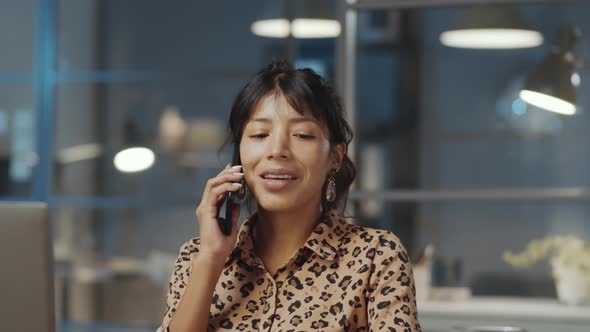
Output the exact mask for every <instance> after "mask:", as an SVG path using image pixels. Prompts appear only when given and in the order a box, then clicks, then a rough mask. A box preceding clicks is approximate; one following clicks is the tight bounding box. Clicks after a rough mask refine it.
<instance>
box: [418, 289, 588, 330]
mask: <svg viewBox="0 0 590 332" xmlns="http://www.w3.org/2000/svg"><path fill="white" fill-rule="evenodd" d="M418 317H419V320H420V323H421V324H422V327H423V328H424V331H425V332H430V331H432V332H435V331H436V332H438V331H453V330H461V329H464V328H466V327H470V326H475V325H511V326H518V327H522V328H525V329H526V330H527V331H528V332H556V331H558V332H562V331H563V332H590V306H578V307H573V306H567V305H564V304H561V303H559V302H557V300H555V299H536V298H510V297H473V298H471V299H469V300H465V301H461V302H434V301H431V302H423V303H420V302H419V303H418Z"/></svg>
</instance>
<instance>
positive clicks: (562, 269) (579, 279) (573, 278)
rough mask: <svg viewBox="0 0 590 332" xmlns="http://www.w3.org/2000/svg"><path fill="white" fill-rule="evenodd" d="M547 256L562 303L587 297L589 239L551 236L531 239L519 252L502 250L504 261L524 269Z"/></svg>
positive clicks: (579, 301) (589, 297)
mask: <svg viewBox="0 0 590 332" xmlns="http://www.w3.org/2000/svg"><path fill="white" fill-rule="evenodd" d="M547 257H549V258H550V263H551V266H552V268H553V277H554V279H555V282H556V288H557V294H558V296H559V298H560V300H561V301H562V302H565V303H568V304H581V303H583V302H588V301H589V300H590V242H588V241H585V240H583V239H581V238H579V237H577V236H574V235H569V236H550V237H545V238H543V239H538V240H533V241H531V242H530V243H529V244H528V246H527V247H526V249H525V250H524V251H523V252H521V253H519V254H514V253H512V252H505V253H504V256H503V258H504V261H505V262H507V263H508V264H510V265H511V266H513V267H515V268H523V267H528V266H531V265H533V264H534V263H536V262H538V261H540V260H542V259H544V258H547Z"/></svg>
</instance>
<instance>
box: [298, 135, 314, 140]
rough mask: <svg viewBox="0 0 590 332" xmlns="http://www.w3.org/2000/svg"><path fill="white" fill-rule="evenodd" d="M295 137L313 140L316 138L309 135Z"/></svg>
mask: <svg viewBox="0 0 590 332" xmlns="http://www.w3.org/2000/svg"><path fill="white" fill-rule="evenodd" d="M295 136H299V137H301V138H303V139H312V138H315V136H313V135H308V134H296V135H295Z"/></svg>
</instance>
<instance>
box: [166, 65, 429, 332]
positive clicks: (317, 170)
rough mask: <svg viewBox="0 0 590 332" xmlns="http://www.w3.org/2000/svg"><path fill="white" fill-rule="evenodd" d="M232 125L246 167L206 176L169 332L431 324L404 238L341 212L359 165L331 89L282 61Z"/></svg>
mask: <svg viewBox="0 0 590 332" xmlns="http://www.w3.org/2000/svg"><path fill="white" fill-rule="evenodd" d="M229 127H230V139H231V141H232V142H233V144H234V146H236V147H239V154H240V157H241V165H234V166H231V167H230V165H228V166H227V167H226V168H225V169H224V170H222V171H221V172H220V173H219V174H218V175H217V176H216V177H214V178H212V179H210V180H209V181H208V182H207V185H206V187H205V189H204V193H203V196H202V199H201V202H200V204H199V206H198V207H197V209H196V214H197V219H198V223H199V230H200V238H194V239H191V240H189V241H188V242H186V243H185V244H184V245H183V246H182V248H181V250H180V255H179V257H178V260H177V262H176V268H175V271H174V273H173V275H172V278H171V282H170V292H169V294H168V298H167V304H168V310H167V312H166V314H165V316H164V321H163V323H162V331H171V332H182V331H206V330H210V331H211V330H222V329H226V330H236V331H258V330H265V331H316V330H318V331H420V330H421V329H420V325H419V323H418V320H417V313H416V301H415V290H414V282H413V277H412V271H411V263H410V261H409V259H408V255H407V254H406V250H405V249H404V247H403V246H402V244H401V243H400V241H399V239H398V238H397V237H396V236H395V235H394V234H393V233H391V232H388V231H384V230H377V229H371V228H367V227H360V226H355V225H349V224H347V223H345V222H344V221H343V220H342V219H341V217H340V215H339V212H338V210H339V209H340V210H342V209H343V208H344V206H345V203H346V195H347V192H348V189H349V186H350V184H351V183H352V181H353V179H354V176H355V167H354V165H353V163H352V162H351V160H350V159H349V158H348V157H347V156H346V148H347V144H348V143H349V142H350V140H351V138H352V132H351V129H350V127H349V126H348V124H347V123H346V121H345V120H344V115H343V111H342V108H341V106H340V103H339V100H338V98H337V96H336V94H335V92H334V90H333V89H332V87H331V86H330V85H329V84H328V83H327V82H326V81H325V80H324V79H323V78H322V77H321V76H319V75H317V74H316V73H315V72H313V71H312V70H310V69H298V70H295V69H293V68H292V67H291V66H290V65H289V64H287V63H285V62H276V63H272V64H271V65H269V66H268V67H267V68H265V69H263V70H262V71H260V72H259V73H258V74H257V75H256V76H255V77H254V78H253V79H252V80H251V81H250V82H249V83H248V84H246V86H245V87H244V88H243V89H242V91H241V92H240V93H239V95H238V96H237V97H236V99H235V101H234V104H233V106H232V110H231V115H230V120H229ZM242 180H244V181H242ZM240 182H241V183H243V185H241V184H240ZM242 186H246V187H247V189H248V190H247V191H248V195H249V196H250V197H251V199H253V200H254V202H255V205H256V213H254V214H252V215H251V216H250V217H249V218H247V219H246V220H245V221H244V223H243V224H242V226H241V227H240V229H239V232H238V229H237V228H238V227H237V224H238V218H239V210H237V209H236V210H235V211H234V214H233V216H231V222H232V231H231V234H230V235H229V236H225V235H224V234H223V233H222V232H221V231H220V228H219V226H218V223H217V219H216V218H217V216H218V210H219V207H220V206H221V205H222V204H223V201H224V200H225V197H226V194H227V193H228V192H231V191H233V192H236V191H238V190H240V189H241V187H242Z"/></svg>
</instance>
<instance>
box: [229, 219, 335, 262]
mask: <svg viewBox="0 0 590 332" xmlns="http://www.w3.org/2000/svg"><path fill="white" fill-rule="evenodd" d="M257 219H258V214H257V213H254V214H252V215H251V216H249V217H248V218H246V220H244V222H243V223H242V225H241V226H240V230H239V232H238V240H237V242H236V245H235V246H234V248H233V250H232V252H231V253H230V256H229V258H228V260H227V262H226V266H228V265H229V264H231V262H232V261H233V260H234V259H236V258H242V260H243V261H244V262H245V263H247V264H248V265H251V266H257V265H261V264H262V262H261V261H260V259H259V258H258V257H257V256H256V254H255V253H254V242H253V240H252V231H253V226H254V224H255V223H256V220H257ZM345 227H346V223H345V222H344V221H343V220H342V219H341V218H340V217H339V214H338V210H336V209H330V210H328V211H327V213H324V214H323V215H322V216H321V218H320V220H319V222H318V224H317V226H316V227H315V229H314V230H313V232H311V234H310V236H309V238H308V239H307V240H306V242H305V246H304V247H307V248H309V249H311V250H313V251H314V252H315V253H316V254H317V255H318V256H320V257H321V258H323V259H326V260H334V259H335V258H336V256H337V254H338V248H339V246H340V240H341V237H342V235H344V231H345Z"/></svg>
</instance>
